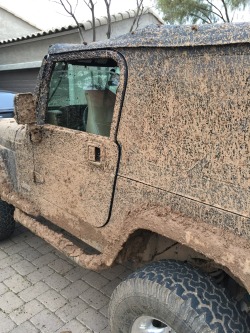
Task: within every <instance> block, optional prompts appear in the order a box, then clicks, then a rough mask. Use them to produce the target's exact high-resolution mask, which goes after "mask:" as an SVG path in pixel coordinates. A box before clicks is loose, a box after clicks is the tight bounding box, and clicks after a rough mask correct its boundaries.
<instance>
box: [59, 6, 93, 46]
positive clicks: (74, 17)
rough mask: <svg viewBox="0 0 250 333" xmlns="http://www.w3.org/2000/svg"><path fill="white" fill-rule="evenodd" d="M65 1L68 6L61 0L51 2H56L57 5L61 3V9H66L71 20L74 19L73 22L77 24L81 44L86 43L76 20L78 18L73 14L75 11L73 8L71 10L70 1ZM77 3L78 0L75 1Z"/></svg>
mask: <svg viewBox="0 0 250 333" xmlns="http://www.w3.org/2000/svg"><path fill="white" fill-rule="evenodd" d="M65 1H66V3H67V5H68V6H69V8H68V7H67V6H66V4H65V2H64V1H63V0H59V2H58V1H53V2H55V3H57V4H58V5H61V6H62V7H63V9H64V10H65V11H66V13H68V14H69V15H70V16H71V17H72V18H73V20H74V21H75V23H76V25H77V28H78V31H79V35H80V38H81V41H82V43H83V44H87V43H86V42H85V39H84V36H83V33H82V30H81V26H80V24H79V22H78V20H77V18H76V16H75V13H74V12H75V10H74V11H73V10H72V6H71V4H70V2H69V1H68V0H65ZM77 4H78V1H77ZM75 9H76V7H75Z"/></svg>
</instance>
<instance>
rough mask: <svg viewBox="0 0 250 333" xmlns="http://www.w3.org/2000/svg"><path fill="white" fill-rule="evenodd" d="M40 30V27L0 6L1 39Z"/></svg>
mask: <svg viewBox="0 0 250 333" xmlns="http://www.w3.org/2000/svg"><path fill="white" fill-rule="evenodd" d="M38 31H39V29H38V28H36V27H34V26H32V25H31V24H29V23H28V22H26V21H23V20H22V19H20V18H19V17H17V16H15V15H13V14H11V13H9V12H8V11H7V10H5V9H4V8H1V7H0V32H1V36H0V38H1V40H5V39H9V38H14V37H20V36H25V35H28V34H31V33H36V32H38Z"/></svg>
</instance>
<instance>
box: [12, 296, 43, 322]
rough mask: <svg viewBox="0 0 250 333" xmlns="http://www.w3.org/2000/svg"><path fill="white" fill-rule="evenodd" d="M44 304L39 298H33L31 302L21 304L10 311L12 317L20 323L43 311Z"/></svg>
mask: <svg viewBox="0 0 250 333" xmlns="http://www.w3.org/2000/svg"><path fill="white" fill-rule="evenodd" d="M43 309H44V306H43V305H42V304H41V303H39V302H38V301H37V300H33V301H31V302H29V303H26V304H24V305H23V306H20V307H19V308H18V309H16V310H15V311H13V312H11V313H10V318H11V319H12V320H13V321H14V322H15V323H16V324H17V325H20V324H22V323H24V322H25V321H26V320H28V319H30V318H32V317H33V316H34V315H36V314H37V313H39V312H41V311H42V310H43Z"/></svg>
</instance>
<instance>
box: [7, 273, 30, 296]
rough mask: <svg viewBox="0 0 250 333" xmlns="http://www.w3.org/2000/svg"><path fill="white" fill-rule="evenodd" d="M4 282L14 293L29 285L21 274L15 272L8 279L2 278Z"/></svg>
mask: <svg viewBox="0 0 250 333" xmlns="http://www.w3.org/2000/svg"><path fill="white" fill-rule="evenodd" d="M4 284H5V285H6V286H7V287H9V288H10V290H11V291H13V292H14V293H19V292H20V291H22V290H24V289H26V288H28V287H30V285H31V284H30V283H29V282H28V281H27V280H26V279H24V278H23V277H22V276H21V275H19V274H15V275H13V276H11V277H10V278H9V279H7V280H4Z"/></svg>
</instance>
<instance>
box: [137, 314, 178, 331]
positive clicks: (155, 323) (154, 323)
mask: <svg viewBox="0 0 250 333" xmlns="http://www.w3.org/2000/svg"><path fill="white" fill-rule="evenodd" d="M131 333H176V332H175V331H174V330H173V329H172V328H171V327H170V326H168V325H167V324H165V323H163V322H162V321H161V320H159V319H156V318H153V317H149V316H141V317H139V318H137V319H136V320H135V322H134V323H133V326H132V329H131Z"/></svg>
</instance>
